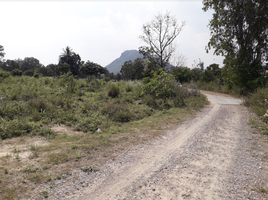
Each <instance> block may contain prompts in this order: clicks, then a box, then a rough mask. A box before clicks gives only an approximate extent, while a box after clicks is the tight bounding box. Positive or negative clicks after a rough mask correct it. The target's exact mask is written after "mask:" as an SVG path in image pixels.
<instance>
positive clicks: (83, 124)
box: [76, 117, 101, 132]
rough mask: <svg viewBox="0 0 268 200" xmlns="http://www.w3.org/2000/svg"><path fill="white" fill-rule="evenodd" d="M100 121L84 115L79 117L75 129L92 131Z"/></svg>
mask: <svg viewBox="0 0 268 200" xmlns="http://www.w3.org/2000/svg"><path fill="white" fill-rule="evenodd" d="M100 124H101V123H100V122H99V121H98V120H97V119H94V118H92V117H86V118H83V119H81V120H80V121H79V122H78V123H77V125H76V130H79V131H80V130H82V131H83V132H88V131H92V132H95V131H96V130H97V129H98V127H99V125H100Z"/></svg>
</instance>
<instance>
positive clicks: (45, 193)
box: [39, 190, 48, 196]
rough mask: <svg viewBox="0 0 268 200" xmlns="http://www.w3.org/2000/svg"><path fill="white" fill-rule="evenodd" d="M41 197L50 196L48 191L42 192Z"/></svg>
mask: <svg viewBox="0 0 268 200" xmlns="http://www.w3.org/2000/svg"><path fill="white" fill-rule="evenodd" d="M39 194H40V195H41V196H47V195H48V191H46V190H44V191H42V192H40V193H39Z"/></svg>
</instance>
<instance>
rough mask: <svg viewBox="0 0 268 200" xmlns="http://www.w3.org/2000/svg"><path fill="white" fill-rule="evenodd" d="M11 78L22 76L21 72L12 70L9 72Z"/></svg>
mask: <svg viewBox="0 0 268 200" xmlns="http://www.w3.org/2000/svg"><path fill="white" fill-rule="evenodd" d="M11 74H12V76H22V71H21V70H19V69H13V70H12V71H11Z"/></svg>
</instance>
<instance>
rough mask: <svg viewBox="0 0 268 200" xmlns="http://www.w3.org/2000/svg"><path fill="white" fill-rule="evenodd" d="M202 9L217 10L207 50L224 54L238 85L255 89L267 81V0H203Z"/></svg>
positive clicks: (212, 21)
mask: <svg viewBox="0 0 268 200" xmlns="http://www.w3.org/2000/svg"><path fill="white" fill-rule="evenodd" d="M203 4H204V7H203V10H204V11H207V10H208V9H214V11H215V13H214V14H213V17H212V19H211V20H210V22H209V28H210V30H211V38H210V41H209V43H208V47H207V51H208V50H210V49H211V48H214V49H215V50H214V54H216V55H223V56H225V64H226V65H230V66H228V68H230V69H232V71H233V73H234V76H232V77H233V78H234V80H233V81H232V82H233V83H234V84H235V85H236V86H239V87H244V88H246V89H254V88H255V87H257V86H258V85H259V84H260V83H261V82H262V80H264V68H265V66H267V63H268V12H267V10H268V1H267V0H233V1H230V0H221V1H218V0H203Z"/></svg>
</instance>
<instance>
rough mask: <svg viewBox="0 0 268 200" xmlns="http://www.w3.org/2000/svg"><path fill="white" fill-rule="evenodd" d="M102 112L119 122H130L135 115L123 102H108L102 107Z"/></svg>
mask: <svg viewBox="0 0 268 200" xmlns="http://www.w3.org/2000/svg"><path fill="white" fill-rule="evenodd" d="M102 113H103V114H105V115H108V117H109V118H111V119H112V120H113V121H117V122H128V121H131V120H133V117H134V116H133V115H132V113H131V112H130V110H129V109H128V108H127V107H126V105H122V104H114V103H108V104H106V105H105V106H104V107H103V108H102Z"/></svg>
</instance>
